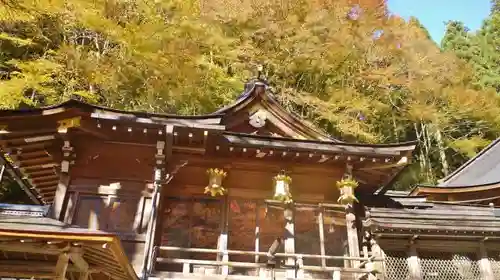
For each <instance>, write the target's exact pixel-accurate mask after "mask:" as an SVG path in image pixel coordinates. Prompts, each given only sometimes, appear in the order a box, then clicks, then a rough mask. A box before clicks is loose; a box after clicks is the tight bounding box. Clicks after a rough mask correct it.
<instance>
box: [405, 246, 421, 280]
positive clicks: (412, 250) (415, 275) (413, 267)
mask: <svg viewBox="0 0 500 280" xmlns="http://www.w3.org/2000/svg"><path fill="white" fill-rule="evenodd" d="M407 260H408V270H409V274H410V275H409V276H410V280H422V279H423V278H422V273H421V271H420V262H419V260H418V254H417V246H416V244H415V241H414V240H411V241H410V246H409V247H408V258H407Z"/></svg>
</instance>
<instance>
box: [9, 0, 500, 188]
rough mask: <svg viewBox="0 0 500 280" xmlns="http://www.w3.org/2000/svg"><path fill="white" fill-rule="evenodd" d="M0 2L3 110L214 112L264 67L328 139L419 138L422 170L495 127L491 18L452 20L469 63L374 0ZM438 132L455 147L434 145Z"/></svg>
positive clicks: (458, 47)
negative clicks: (67, 104) (95, 107)
mask: <svg viewBox="0 0 500 280" xmlns="http://www.w3.org/2000/svg"><path fill="white" fill-rule="evenodd" d="M4 2H8V3H10V4H11V5H4V6H3V7H0V30H1V33H0V44H1V45H0V50H1V51H0V108H16V107H18V106H19V105H20V104H28V105H31V106H44V105H50V104H53V103H59V102H61V101H64V100H66V99H68V98H79V99H82V100H85V101H87V102H91V103H98V104H100V105H103V106H109V107H114V108H120V109H127V110H140V111H153V112H164V113H180V114H201V113H208V112H213V111H215V110H216V109H218V108H220V107H222V106H223V105H225V104H228V103H230V102H232V101H233V100H234V99H235V98H236V96H237V95H238V94H239V93H240V92H241V91H242V89H243V83H244V82H245V81H246V80H248V79H250V78H253V77H255V76H256V72H257V71H256V68H257V65H264V71H263V75H264V76H265V78H267V79H268V80H269V81H270V83H271V84H272V85H273V87H274V88H275V91H276V97H277V99H279V100H280V101H281V102H282V103H283V104H284V105H285V107H286V108H287V109H289V110H290V111H293V112H295V113H298V114H300V115H302V116H303V117H304V118H306V119H308V120H311V121H313V122H314V123H315V124H316V125H318V126H320V127H321V128H324V129H325V130H327V131H328V132H329V133H331V134H333V135H336V136H339V137H340V138H343V139H347V140H350V141H360V142H371V143H381V142H398V141H407V140H413V139H415V138H418V139H419V141H421V144H422V145H420V146H422V147H424V146H425V147H426V149H424V148H422V149H424V150H422V151H423V153H422V154H421V155H420V157H421V160H423V161H427V162H426V164H424V165H423V166H418V167H419V168H420V169H419V170H421V171H422V172H427V173H432V176H426V177H425V178H424V179H425V180H433V179H432V178H436V177H439V176H441V175H442V173H441V171H440V169H441V168H440V166H441V165H447V164H448V163H446V164H445V162H444V161H451V165H452V166H456V165H458V164H459V163H460V162H461V161H462V160H464V159H465V157H468V156H470V155H472V151H475V150H476V149H477V147H479V146H480V145H479V144H477V145H476V144H471V143H472V142H471V143H469V142H470V141H472V140H471V139H475V138H473V137H476V138H477V139H476V140H474V141H473V143H480V142H481V141H483V140H484V141H486V139H491V138H493V137H494V136H495V135H496V134H497V133H498V132H500V117H498V116H500V109H499V106H498V105H499V104H500V103H499V100H498V98H497V97H496V96H495V95H494V94H493V92H491V91H488V90H487V88H489V87H493V88H494V87H496V86H497V85H498V84H499V83H500V82H499V81H500V79H499V78H497V76H498V73H500V69H498V67H500V66H498V65H500V63H498V62H500V60H499V55H498V50H495V49H494V48H492V47H491V46H492V45H494V44H495V43H496V42H497V41H498V34H499V32H498V30H497V29H498V26H499V24H498V23H499V18H498V16H496V14H493V15H492V17H491V19H490V20H488V21H487V22H485V25H484V27H483V29H482V31H481V32H482V33H481V34H480V35H477V36H475V37H474V36H471V35H470V34H469V33H467V31H466V30H465V28H464V27H463V25H460V23H450V25H449V26H448V27H449V28H448V34H447V35H446V36H445V40H444V41H443V46H445V49H446V50H450V51H451V50H454V51H455V52H456V53H458V54H459V55H458V56H459V57H462V58H463V59H466V60H469V61H470V62H469V64H470V65H468V64H467V63H465V62H463V61H461V60H459V59H457V57H456V55H455V54H452V53H450V52H442V51H441V50H440V49H439V48H438V47H437V46H436V44H435V43H434V42H432V40H430V38H429V36H428V33H426V31H425V29H424V28H423V27H422V26H421V24H420V23H419V22H418V20H417V19H411V20H410V21H409V22H405V21H404V20H402V19H401V18H397V17H394V16H389V15H388V13H387V9H386V7H385V5H384V4H382V2H381V1H378V0H364V1H360V3H361V4H360V5H359V7H357V6H356V7H354V6H353V5H352V3H351V1H348V0H315V1H292V0H286V1H270V0H259V1H250V0H244V1H241V0H213V1H201V2H200V1H197V0H164V1H149V0H128V1H116V0H100V1H87V0H71V1H61V0H51V1H48V0H40V1H36V2H33V1H27V0H17V1H9V0H7V1H4ZM14 2H16V3H14ZM14 4H15V5H14ZM353 8H355V9H354V10H355V12H356V15H355V16H353V15H352V13H353ZM350 13H351V15H349V14H350ZM473 37H474V38H477V39H474V40H472V38H473ZM471 40H472V41H471ZM472 62H473V63H472ZM495 63H496V64H495ZM472 70H473V71H472ZM496 70H499V71H496ZM431 128H432V129H431ZM437 128H438V129H437ZM436 131H441V132H442V137H443V138H444V140H443V141H444V143H447V144H449V145H450V147H447V146H446V145H445V146H439V145H437V142H439V141H441V140H439V141H438V140H437V138H436V136H435V133H436ZM456 139H459V140H456ZM469 140H470V141H469ZM467 141H469V142H467ZM441 142H442V141H441ZM424 144H425V145H424ZM471 147H472V148H471ZM443 150H444V151H445V156H444V157H440V158H437V157H435V156H433V155H434V154H436V152H442V151H443ZM457 156H458V158H459V160H458V161H455V159H456V158H457ZM413 170H415V169H413ZM427 173H426V174H427ZM410 177H411V178H413V179H412V180H414V179H415V176H413V175H412V176H410ZM409 181H411V180H409ZM409 181H408V182H409Z"/></svg>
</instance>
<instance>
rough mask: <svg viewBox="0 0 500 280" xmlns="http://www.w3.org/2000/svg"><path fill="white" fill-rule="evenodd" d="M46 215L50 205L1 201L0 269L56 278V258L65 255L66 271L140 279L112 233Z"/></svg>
mask: <svg viewBox="0 0 500 280" xmlns="http://www.w3.org/2000/svg"><path fill="white" fill-rule="evenodd" d="M48 213H49V208H48V206H33V205H9V204H1V205H0V240H1V242H0V251H2V252H3V255H2V256H0V270H1V271H2V272H6V273H8V274H9V273H10V272H11V273H12V276H17V277H32V276H33V277H35V278H47V277H50V276H51V275H52V276H55V275H53V274H54V273H55V271H56V269H57V268H56V266H57V265H56V263H58V258H60V257H61V255H64V254H67V255H69V259H70V260H71V264H70V265H68V270H67V271H68V273H73V272H75V273H83V272H85V271H87V272H88V273H90V274H91V276H92V278H93V279H96V280H97V279H99V280H100V279H103V280H104V279H110V278H111V279H129V280H136V279H138V278H137V275H136V274H135V271H134V270H133V268H132V266H131V265H130V262H129V261H128V259H127V257H126V255H125V252H124V250H123V247H122V245H121V243H120V240H119V238H118V237H117V236H116V235H114V234H111V233H106V232H103V231H99V230H89V229H86V228H81V227H76V226H72V225H68V224H65V223H63V222H60V221H58V220H55V219H52V218H49V217H47V215H48ZM19 253H22V255H21V256H23V257H20V255H19ZM9 275H10V274H9Z"/></svg>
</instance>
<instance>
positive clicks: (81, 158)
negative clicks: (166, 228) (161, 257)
mask: <svg viewBox="0 0 500 280" xmlns="http://www.w3.org/2000/svg"><path fill="white" fill-rule="evenodd" d="M75 150H76V154H77V159H76V161H75V164H74V165H72V166H71V170H70V176H71V180H70V187H69V196H68V200H67V208H66V213H65V218H64V219H65V222H67V223H70V224H73V225H78V226H82V227H86V228H89V229H98V230H103V231H106V232H113V233H115V234H117V235H118V236H120V238H121V241H122V244H123V246H124V249H125V251H126V253H127V255H128V258H129V260H130V261H131V263H132V265H133V266H134V268H135V269H136V271H137V272H139V269H140V266H141V264H142V260H143V254H144V242H145V233H146V230H147V226H148V221H149V217H150V211H151V195H152V191H153V185H152V177H153V166H154V154H155V152H156V150H155V149H154V147H148V146H135V145H118V144H112V143H104V142H102V141H96V140H94V139H92V138H89V139H80V141H78V142H76V144H75Z"/></svg>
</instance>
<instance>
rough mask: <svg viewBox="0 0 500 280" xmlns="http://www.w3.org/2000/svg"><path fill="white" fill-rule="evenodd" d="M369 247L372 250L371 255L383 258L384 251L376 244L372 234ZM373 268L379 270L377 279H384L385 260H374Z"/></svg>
mask: <svg viewBox="0 0 500 280" xmlns="http://www.w3.org/2000/svg"><path fill="white" fill-rule="evenodd" d="M370 249H371V251H372V256H374V257H375V258H384V251H383V250H382V248H380V245H378V242H377V240H376V239H375V236H372V237H371V239H370ZM373 268H374V269H375V270H376V271H377V272H379V277H378V279H379V280H384V278H385V261H384V262H382V261H375V262H374V264H373Z"/></svg>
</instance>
